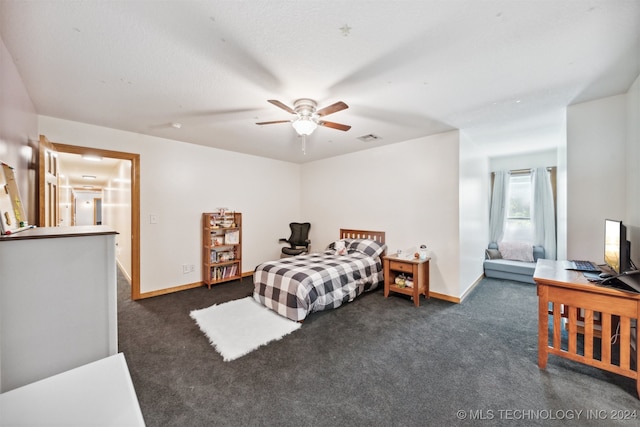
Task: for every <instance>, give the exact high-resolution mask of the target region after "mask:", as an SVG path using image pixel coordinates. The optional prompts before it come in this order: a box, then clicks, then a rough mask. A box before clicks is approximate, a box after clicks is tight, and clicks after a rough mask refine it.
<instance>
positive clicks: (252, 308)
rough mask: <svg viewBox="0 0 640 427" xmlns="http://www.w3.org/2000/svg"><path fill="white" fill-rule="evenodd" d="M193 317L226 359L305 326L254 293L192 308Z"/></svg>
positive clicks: (228, 360) (233, 357)
mask: <svg viewBox="0 0 640 427" xmlns="http://www.w3.org/2000/svg"><path fill="white" fill-rule="evenodd" d="M191 317H192V318H193V319H194V320H195V321H196V323H197V324H198V326H199V327H200V330H202V332H204V334H205V335H206V336H207V337H208V338H209V341H211V344H212V345H213V346H214V347H215V349H216V350H217V351H218V353H220V354H221V355H222V358H223V359H224V361H225V362H230V361H232V360H235V359H237V358H239V357H241V356H244V355H245V354H248V353H250V352H252V351H253V350H255V349H257V348H258V347H260V346H263V345H265V344H268V343H270V342H271V341H275V340H279V339H280V338H282V337H284V336H285V335H288V334H290V333H291V332H293V331H295V330H297V329H299V328H300V326H302V324H301V323H299V322H294V321H293V320H290V319H287V318H286V317H282V316H280V315H279V314H277V313H275V312H273V311H271V310H269V309H268V308H266V307H265V306H263V305H261V304H259V303H258V302H257V301H255V300H254V299H253V297H246V298H242V299H239V300H235V301H229V302H225V303H223V304H215V305H212V306H211V307H208V308H203V309H201V310H193V311H192V312H191Z"/></svg>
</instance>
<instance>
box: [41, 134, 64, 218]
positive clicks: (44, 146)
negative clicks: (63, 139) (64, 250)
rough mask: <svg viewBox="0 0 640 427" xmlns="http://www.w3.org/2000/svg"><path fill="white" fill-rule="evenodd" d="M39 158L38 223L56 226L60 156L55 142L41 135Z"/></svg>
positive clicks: (58, 213) (58, 214)
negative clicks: (54, 144)
mask: <svg viewBox="0 0 640 427" xmlns="http://www.w3.org/2000/svg"><path fill="white" fill-rule="evenodd" d="M38 152H39V153H40V155H39V159H38V204H39V205H40V207H39V209H38V225H39V226H40V227H56V226H58V221H59V218H60V212H59V210H58V209H59V207H58V186H59V183H60V178H59V177H58V172H59V170H58V156H57V151H56V149H55V147H54V146H53V144H52V143H51V142H49V140H48V139H47V137H46V136H44V135H40V147H39V149H38Z"/></svg>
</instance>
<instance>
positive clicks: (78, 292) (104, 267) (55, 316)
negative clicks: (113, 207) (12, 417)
mask: <svg viewBox="0 0 640 427" xmlns="http://www.w3.org/2000/svg"><path fill="white" fill-rule="evenodd" d="M116 234H117V233H116V232H115V231H114V230H112V229H111V228H109V227H106V226H82V227H44V228H34V229H31V230H27V231H23V232H20V233H16V234H12V235H10V236H2V237H0V392H5V391H9V390H12V389H15V388H17V387H21V386H23V385H26V384H29V383H32V382H34V381H38V380H41V379H43V378H47V377H49V376H51V375H55V374H58V373H61V372H64V371H67V370H70V369H73V368H76V367H78V366H82V365H85V364H87V363H90V362H93V361H96V360H99V359H102V358H104V357H107V356H110V355H113V354H116V353H117V351H118V342H117V341H118V328H117V307H116V305H117V299H116V292H117V290H116V280H117V279H116V262H115V235H116Z"/></svg>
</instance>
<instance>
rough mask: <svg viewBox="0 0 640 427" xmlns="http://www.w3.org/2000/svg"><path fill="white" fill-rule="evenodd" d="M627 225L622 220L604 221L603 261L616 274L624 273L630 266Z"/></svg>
mask: <svg viewBox="0 0 640 427" xmlns="http://www.w3.org/2000/svg"><path fill="white" fill-rule="evenodd" d="M629 261H630V254H629V243H628V242H627V227H625V226H624V224H622V221H616V220H612V219H607V220H605V222H604V262H605V263H606V264H607V265H608V266H609V268H611V269H612V270H613V271H614V272H615V273H616V274H620V273H624V272H625V271H627V270H629V269H630V268H631V266H630V262H629Z"/></svg>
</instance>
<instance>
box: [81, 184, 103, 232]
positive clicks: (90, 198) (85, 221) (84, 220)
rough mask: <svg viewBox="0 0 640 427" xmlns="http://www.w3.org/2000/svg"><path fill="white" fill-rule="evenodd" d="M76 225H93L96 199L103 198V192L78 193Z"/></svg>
mask: <svg viewBox="0 0 640 427" xmlns="http://www.w3.org/2000/svg"><path fill="white" fill-rule="evenodd" d="M75 197H76V206H75V209H76V212H75V214H76V225H93V221H94V214H95V209H96V206H95V203H94V199H100V198H102V192H97V191H76V192H75Z"/></svg>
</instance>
